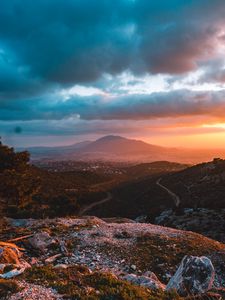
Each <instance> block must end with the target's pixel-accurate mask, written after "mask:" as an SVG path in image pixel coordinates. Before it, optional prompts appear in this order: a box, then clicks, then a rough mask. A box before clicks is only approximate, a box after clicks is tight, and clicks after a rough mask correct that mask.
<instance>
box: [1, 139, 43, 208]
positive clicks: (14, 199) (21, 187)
mask: <svg viewBox="0 0 225 300" xmlns="http://www.w3.org/2000/svg"><path fill="white" fill-rule="evenodd" d="M29 160H30V155H29V153H28V152H27V151H23V152H18V153H16V152H15V151H14V149H13V148H10V147H8V146H5V145H3V144H2V143H1V142H0V196H1V197H2V198H3V199H6V200H7V203H8V204H9V205H16V206H17V207H18V208H24V207H26V206H27V205H28V204H30V203H31V202H32V198H33V196H34V195H36V194H37V192H38V191H39V187H40V185H39V180H38V178H35V175H34V169H33V168H32V166H31V165H30V164H29Z"/></svg>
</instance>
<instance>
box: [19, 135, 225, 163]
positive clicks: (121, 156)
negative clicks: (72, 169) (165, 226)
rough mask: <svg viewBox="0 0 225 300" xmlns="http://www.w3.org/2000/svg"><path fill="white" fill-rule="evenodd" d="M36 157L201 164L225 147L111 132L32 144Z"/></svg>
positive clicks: (30, 150)
mask: <svg viewBox="0 0 225 300" xmlns="http://www.w3.org/2000/svg"><path fill="white" fill-rule="evenodd" d="M17 150H28V151H29V152H30V153H31V158H32V159H33V160H37V159H39V160H40V159H47V160H83V161H91V160H92V161H93V160H102V161H131V162H152V161H160V160H167V161H176V162H181V163H188V164H193V163H198V162H202V161H209V160H212V159H213V158H214V157H218V156H220V157H224V158H225V150H216V149H215V150H201V149H199V150H193V149H179V148H166V147H161V146H157V145H152V144H148V143H146V142H143V141H140V140H134V139H128V138H125V137H121V136H114V135H108V136H104V137H102V138H100V139H97V140H96V141H84V142H81V143H77V144H73V145H69V146H61V147H31V148H27V149H17Z"/></svg>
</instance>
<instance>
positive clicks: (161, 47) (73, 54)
mask: <svg viewBox="0 0 225 300" xmlns="http://www.w3.org/2000/svg"><path fill="white" fill-rule="evenodd" d="M187 4H188V5H187ZM224 10H225V5H224V4H223V2H222V1H219V0H215V1H213V2H212V1H208V0H205V1H202V0H198V1H186V0H179V1H177V0H176V1H175V0H171V1H168V2H165V1H162V0H160V1H157V4H156V3H155V1H153V0H148V1H146V0H142V1H140V0H137V1H129V0H121V1H119V0H116V1H113V2H112V1H109V0H108V1H107V0H101V1H99V0H92V1H89V0H82V1H81V0H76V1H74V0H68V1H62V0H54V1H53V0H49V1H47V2H46V1H44V0H40V1H32V2H31V1H28V0H23V1H22V0H12V1H6V0H2V1H1V11H0V45H1V48H2V49H3V51H4V52H5V56H10V55H12V56H13V57H14V59H13V60H11V61H10V63H7V66H5V68H4V70H1V72H2V74H3V75H4V73H5V74H7V72H11V73H10V74H9V77H10V78H8V83H9V84H8V85H10V79H11V87H12V89H13V88H14V87H17V85H18V84H19V83H18V82H15V83H13V82H12V80H13V78H14V77H16V79H17V80H18V77H19V74H18V72H20V73H21V74H22V77H24V80H25V79H26V80H27V81H28V83H29V81H30V79H29V78H35V79H36V80H40V81H41V82H42V84H44V83H45V84H47V83H48V84H49V83H54V84H62V85H68V84H71V85H74V84H80V83H85V82H93V81H95V80H97V79H98V78H100V77H101V76H102V74H104V73H109V74H112V75H115V74H119V73H121V72H123V71H125V70H131V71H132V72H134V73H137V74H139V73H145V72H149V73H170V74H177V73H184V72H188V71H190V70H193V69H196V68H197V65H198V61H199V60H203V59H206V58H208V57H211V56H213V55H214V54H215V51H216V49H217V46H218V39H219V38H220V31H221V17H222V16H223V12H224ZM212 11H213V13H212ZM220 42H221V43H222V40H221V39H220ZM20 84H22V83H20ZM30 84H31V83H30ZM30 84H28V86H30ZM22 85H23V84H22ZM34 85H35V84H34ZM4 86H7V84H4Z"/></svg>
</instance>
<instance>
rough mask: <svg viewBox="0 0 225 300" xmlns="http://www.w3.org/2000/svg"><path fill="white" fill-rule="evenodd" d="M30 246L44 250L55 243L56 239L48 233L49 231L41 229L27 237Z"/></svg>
mask: <svg viewBox="0 0 225 300" xmlns="http://www.w3.org/2000/svg"><path fill="white" fill-rule="evenodd" d="M28 241H29V243H30V244H31V246H32V247H33V248H35V249H37V250H39V251H41V252H46V250H47V248H48V247H49V246H51V245H53V244H55V243H56V241H55V240H54V239H53V238H52V237H51V236H50V235H49V233H47V232H45V231H42V232H39V233H36V234H34V236H32V237H31V238H29V240H28Z"/></svg>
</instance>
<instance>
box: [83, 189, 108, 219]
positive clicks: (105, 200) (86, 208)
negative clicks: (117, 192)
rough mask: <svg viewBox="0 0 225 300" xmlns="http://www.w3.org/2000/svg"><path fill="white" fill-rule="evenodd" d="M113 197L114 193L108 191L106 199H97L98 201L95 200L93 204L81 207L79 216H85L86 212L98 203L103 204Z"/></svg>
mask: <svg viewBox="0 0 225 300" xmlns="http://www.w3.org/2000/svg"><path fill="white" fill-rule="evenodd" d="M111 199H112V194H111V193H110V192H107V196H106V197H105V198H104V199H102V200H99V201H97V202H93V203H91V204H89V205H87V206H85V207H83V208H81V209H80V211H79V214H78V215H79V216H83V215H84V214H86V213H87V212H88V211H89V210H91V209H92V208H94V207H96V206H98V205H100V204H103V203H105V202H108V201H110V200H111Z"/></svg>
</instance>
